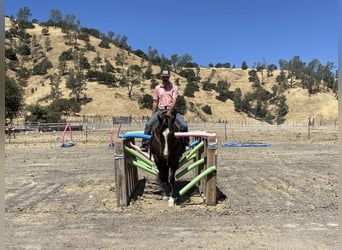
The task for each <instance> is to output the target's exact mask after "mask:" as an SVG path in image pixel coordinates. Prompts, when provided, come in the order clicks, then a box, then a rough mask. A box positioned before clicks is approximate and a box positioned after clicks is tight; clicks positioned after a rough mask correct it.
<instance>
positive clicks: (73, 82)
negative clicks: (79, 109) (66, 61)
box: [66, 69, 87, 102]
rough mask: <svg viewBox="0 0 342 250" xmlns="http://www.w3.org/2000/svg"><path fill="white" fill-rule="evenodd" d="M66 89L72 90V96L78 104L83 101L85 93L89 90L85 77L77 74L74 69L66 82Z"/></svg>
mask: <svg viewBox="0 0 342 250" xmlns="http://www.w3.org/2000/svg"><path fill="white" fill-rule="evenodd" d="M66 87H67V88H69V89H71V93H70V96H71V97H73V98H75V101H76V102H78V101H79V100H80V99H81V95H82V94H83V91H84V90H86V89H87V87H86V82H85V81H84V77H83V75H82V74H79V73H77V72H76V73H75V72H74V70H73V69H71V70H70V72H69V76H68V78H67V81H66Z"/></svg>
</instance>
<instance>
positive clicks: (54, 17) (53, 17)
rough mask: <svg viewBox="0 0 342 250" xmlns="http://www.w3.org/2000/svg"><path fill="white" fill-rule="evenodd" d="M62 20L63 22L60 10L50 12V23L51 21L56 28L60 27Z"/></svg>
mask: <svg viewBox="0 0 342 250" xmlns="http://www.w3.org/2000/svg"><path fill="white" fill-rule="evenodd" d="M62 20H63V18H62V12H61V11H60V10H57V9H51V10H50V16H49V20H48V21H50V22H51V23H52V25H53V26H54V27H55V28H56V27H57V26H59V25H60V23H61V22H62Z"/></svg>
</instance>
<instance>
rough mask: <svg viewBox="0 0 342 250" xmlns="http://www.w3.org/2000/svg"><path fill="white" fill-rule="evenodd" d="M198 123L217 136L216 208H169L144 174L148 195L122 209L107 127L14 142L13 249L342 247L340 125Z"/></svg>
mask: <svg viewBox="0 0 342 250" xmlns="http://www.w3.org/2000/svg"><path fill="white" fill-rule="evenodd" d="M199 127H200V128H201V129H205V130H208V129H209V130H210V132H216V133H217V135H218V152H217V153H218V155H217V189H218V191H219V192H218V194H219V196H218V204H217V205H216V206H207V205H205V204H203V203H202V199H201V198H200V197H199V196H198V194H197V192H196V190H195V191H194V192H193V193H192V194H191V196H190V194H189V195H188V199H186V200H183V201H182V202H181V203H178V204H177V205H176V206H174V207H169V206H168V205H167V203H166V202H164V201H162V200H160V199H159V197H158V192H157V191H156V190H157V185H156V182H155V178H154V176H151V175H150V174H148V173H143V172H141V171H139V178H140V179H141V182H140V183H144V185H145V187H144V190H143V191H144V192H143V193H142V194H141V193H140V194H137V195H136V197H137V199H135V200H133V201H132V202H131V204H130V206H128V207H123V208H122V207H117V205H116V204H117V201H116V193H115V192H116V190H115V182H114V181H115V178H114V157H113V156H114V149H113V147H108V131H107V132H106V131H99V132H97V133H95V132H93V134H91V133H89V134H86V135H85V132H75V133H74V138H75V142H76V145H75V146H73V147H67V148H63V147H61V146H60V145H61V144H60V135H58V134H54V133H44V134H39V133H36V132H35V133H28V134H24V133H20V134H18V135H17V138H16V139H12V140H11V142H10V143H9V141H8V140H7V141H6V145H5V166H6V178H5V182H6V183H5V187H6V192H5V200H6V217H5V221H6V224H5V229H6V242H5V246H6V249H338V247H337V238H338V224H337V218H338V205H337V203H338V197H337V168H338V141H337V128H335V127H314V128H312V129H311V131H310V138H309V133H308V128H307V127H290V126H288V127H276V126H260V127H248V126H235V127H229V128H228V129H227V130H226V132H225V131H224V130H223V129H222V126H221V127H220V128H219V127H215V125H210V124H208V125H206V126H201V125H191V124H190V126H189V128H190V130H192V128H194V129H195V130H197V129H198V128H199ZM85 138H86V139H85ZM232 140H234V141H236V142H239V143H254V142H258V143H270V144H271V145H270V146H268V147H223V146H222V144H225V143H227V142H229V141H232ZM188 180H189V177H187V175H186V176H184V181H188Z"/></svg>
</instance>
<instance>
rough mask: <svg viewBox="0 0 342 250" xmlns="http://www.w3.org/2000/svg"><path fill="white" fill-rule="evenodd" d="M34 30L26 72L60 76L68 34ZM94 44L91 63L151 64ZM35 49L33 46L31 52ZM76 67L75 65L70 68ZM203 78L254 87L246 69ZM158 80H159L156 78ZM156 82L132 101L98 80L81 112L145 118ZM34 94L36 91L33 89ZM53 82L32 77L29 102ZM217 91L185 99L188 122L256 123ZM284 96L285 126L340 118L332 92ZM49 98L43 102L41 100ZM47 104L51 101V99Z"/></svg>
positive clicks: (207, 72)
mask: <svg viewBox="0 0 342 250" xmlns="http://www.w3.org/2000/svg"><path fill="white" fill-rule="evenodd" d="M34 26H35V28H34V29H27V30H26V32H27V33H29V34H30V35H31V36H34V37H35V38H36V41H37V43H38V44H39V45H36V46H35V47H37V48H38V49H37V50H38V53H37V54H35V55H32V56H31V58H30V60H28V61H26V62H23V66H25V67H26V68H31V69H32V67H33V65H34V63H33V62H37V61H40V60H42V58H45V57H46V58H48V59H49V60H50V61H51V62H52V64H53V68H51V69H49V70H48V74H49V75H52V74H53V73H58V58H59V56H60V55H61V53H62V52H63V51H67V50H69V49H70V48H71V47H70V45H66V44H65V42H66V39H65V34H64V33H62V31H61V29H60V28H54V27H49V29H48V35H46V34H45V35H44V34H43V33H42V29H43V28H44V27H41V26H39V25H38V24H34ZM11 27H12V24H11V22H10V20H9V18H6V19H5V30H9V29H10V28H11ZM47 37H48V38H49V40H50V41H51V45H50V47H51V49H50V50H46V49H44V48H45V45H44V43H45V41H46V38H47ZM89 38H90V41H89V44H91V45H92V46H94V47H95V48H96V51H88V50H87V51H85V53H84V55H85V57H86V58H87V59H88V61H89V62H91V61H92V60H93V59H94V58H95V57H96V56H99V57H100V58H102V59H103V60H107V61H108V62H110V63H111V64H112V65H114V66H115V67H116V68H120V67H121V68H122V69H128V68H129V66H131V65H139V66H141V67H142V68H146V67H147V66H148V62H147V61H144V60H142V58H140V57H138V56H136V55H134V54H133V53H130V52H128V51H126V50H123V49H121V48H119V47H116V46H115V45H113V44H110V48H109V49H106V48H100V47H99V46H98V45H99V43H100V42H101V39H98V38H95V37H92V36H90V37H89ZM77 42H78V47H79V48H84V47H85V46H86V43H85V41H83V40H78V41H77ZM14 43H18V40H16V39H13V40H9V39H5V47H6V48H10V47H11V46H13V44H14ZM33 49H35V48H34V47H32V48H31V50H33ZM118 54H120V55H123V56H124V58H125V64H124V65H123V66H120V65H116V61H115V57H116V56H117V55H118ZM69 66H71V65H69ZM152 69H153V73H154V74H158V73H159V71H160V68H159V66H153V68H152ZM6 74H7V75H8V76H10V77H14V78H16V76H15V71H12V70H7V71H6ZM277 74H279V71H275V72H274V75H273V76H272V77H268V78H266V79H265V84H264V88H265V89H267V90H271V88H272V86H273V85H274V84H276V81H275V79H276V76H277ZM199 76H200V77H201V81H205V80H206V79H208V78H209V77H211V81H212V82H216V83H217V82H218V81H219V80H225V81H227V82H228V83H230V84H231V85H230V90H234V89H235V88H241V90H242V93H245V92H247V91H250V90H251V85H252V83H250V82H249V81H248V77H249V76H248V70H242V69H227V68H217V69H213V68H204V67H202V68H200V69H199ZM176 79H179V83H180V94H181V95H182V94H183V92H184V88H185V85H186V83H187V82H186V79H185V78H183V77H181V76H179V75H177V74H176V73H174V72H172V75H171V81H175V80H176ZM65 80H66V79H65V77H64V78H62V83H61V86H60V87H61V90H62V93H63V97H64V98H69V93H70V90H69V89H67V88H66V86H65ZM157 80H158V79H157ZM150 85H151V81H150V80H145V81H143V82H142V83H141V84H139V85H137V86H134V88H133V91H132V94H133V95H132V97H131V98H129V97H128V90H127V87H108V86H106V85H104V84H100V83H98V82H94V81H92V82H90V81H88V82H87V85H86V86H87V90H86V91H85V92H84V93H85V94H86V96H87V97H88V98H91V99H92V101H91V102H89V103H87V104H85V105H82V109H81V111H80V113H79V115H81V116H83V115H85V116H95V115H100V116H129V115H132V116H134V117H141V116H142V115H150V112H151V111H150V110H148V109H140V108H139V104H138V102H137V100H138V98H139V97H141V96H142V95H143V94H151V93H152V90H151V89H150ZM33 90H34V91H33ZM50 91H51V88H50V80H49V79H48V77H46V76H38V75H36V76H30V77H29V79H28V80H27V87H25V95H24V97H25V104H27V105H29V104H36V103H38V102H39V103H40V104H41V105H46V104H49V100H48V97H49V95H50ZM215 96H217V93H216V92H215V91H213V90H212V91H203V90H202V89H201V90H200V91H198V92H195V97H194V98H189V97H185V99H186V102H187V105H188V112H187V113H186V115H185V119H186V120H189V121H201V119H200V117H205V119H206V121H223V120H226V121H233V122H241V121H246V122H248V121H252V120H254V119H252V118H249V117H247V115H246V114H243V113H238V112H235V111H234V103H233V102H232V101H231V100H227V101H225V102H221V101H219V100H217V99H216V98H215ZM285 96H286V98H287V102H286V103H287V105H288V106H289V113H288V114H287V115H286V117H285V119H286V121H285V123H289V124H291V123H293V122H296V123H305V122H306V121H307V119H308V117H315V118H316V119H321V118H322V119H326V120H333V119H336V118H337V113H338V110H337V105H338V102H337V100H336V98H335V95H334V93H332V92H322V93H317V94H314V95H311V96H309V95H308V91H307V90H306V89H302V88H298V87H297V88H293V89H289V90H288V91H287V92H286V93H285ZM40 100H44V101H40ZM46 100H47V101H46ZM190 103H193V104H194V105H193V106H194V107H195V110H194V111H195V112H191V111H190ZM204 105H209V106H210V107H211V110H212V115H207V114H205V113H204V112H203V111H202V109H201V108H202V107H203V106H204Z"/></svg>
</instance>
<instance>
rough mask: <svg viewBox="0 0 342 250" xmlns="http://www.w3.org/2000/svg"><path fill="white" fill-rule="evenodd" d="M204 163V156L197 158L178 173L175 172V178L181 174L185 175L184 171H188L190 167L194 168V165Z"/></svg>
mask: <svg viewBox="0 0 342 250" xmlns="http://www.w3.org/2000/svg"><path fill="white" fill-rule="evenodd" d="M202 163H204V158H202V159H199V160H197V161H195V162H194V163H192V164H191V165H190V166H188V167H186V168H184V169H183V170H182V171H181V172H179V173H178V174H176V178H177V179H178V178H180V177H182V176H183V175H185V174H186V173H188V172H189V171H191V170H192V169H194V168H195V167H197V166H198V165H200V164H202Z"/></svg>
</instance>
